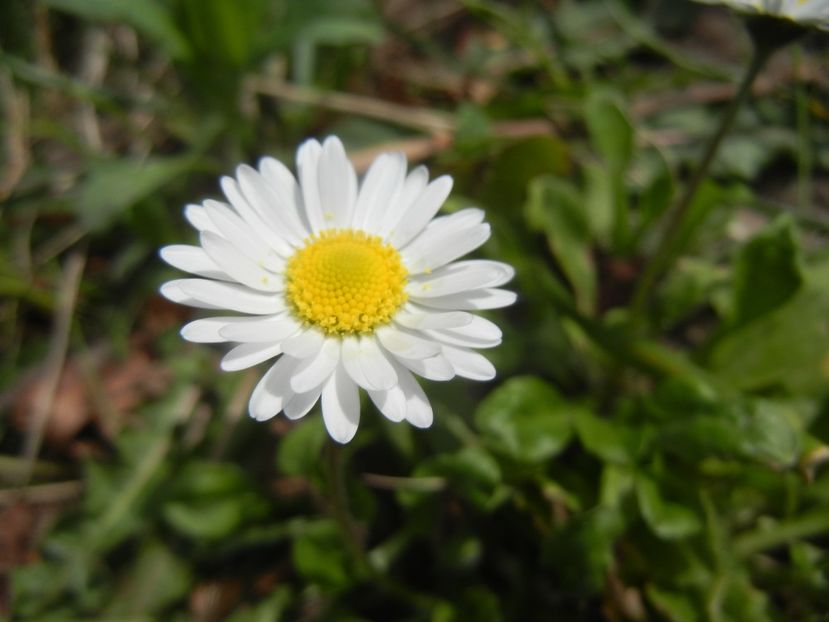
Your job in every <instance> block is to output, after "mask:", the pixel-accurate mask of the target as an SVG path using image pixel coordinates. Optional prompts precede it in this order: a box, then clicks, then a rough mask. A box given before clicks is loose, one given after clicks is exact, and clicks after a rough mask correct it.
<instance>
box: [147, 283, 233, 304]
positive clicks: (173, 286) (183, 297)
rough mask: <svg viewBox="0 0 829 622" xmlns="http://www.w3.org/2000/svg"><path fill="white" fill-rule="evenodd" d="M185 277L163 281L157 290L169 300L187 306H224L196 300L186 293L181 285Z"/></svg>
mask: <svg viewBox="0 0 829 622" xmlns="http://www.w3.org/2000/svg"><path fill="white" fill-rule="evenodd" d="M186 280H187V279H176V280H173V281H167V282H166V283H164V284H163V285H162V286H161V287H160V288H159V290H158V292H159V293H160V294H161V295H162V296H164V297H165V298H166V299H167V300H169V301H170V302H175V303H178V304H180V305H187V306H188V307H196V308H197V309H224V308H225V307H224V306H223V305H221V304H219V305H215V304H211V303H209V302H204V301H202V300H198V299H196V298H194V297H193V296H191V295H190V294H188V293H186V292H185V291H184V289H182V287H181V283H182V281H186Z"/></svg>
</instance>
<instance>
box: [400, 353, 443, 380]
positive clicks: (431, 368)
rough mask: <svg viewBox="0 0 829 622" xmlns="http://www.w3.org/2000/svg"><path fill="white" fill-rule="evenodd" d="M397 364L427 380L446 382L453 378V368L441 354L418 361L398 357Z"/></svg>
mask: <svg viewBox="0 0 829 622" xmlns="http://www.w3.org/2000/svg"><path fill="white" fill-rule="evenodd" d="M397 362H398V363H400V364H401V365H403V366H404V367H406V368H407V369H409V370H411V371H413V372H414V373H416V374H417V375H418V376H421V377H423V378H426V379H427V380H439V381H446V380H451V379H452V378H454V377H455V368H454V367H453V366H452V363H450V362H449V359H447V358H446V357H445V356H443V354H438V355H436V356H430V357H429V358H425V359H419V360H415V359H404V358H399V357H398V358H397Z"/></svg>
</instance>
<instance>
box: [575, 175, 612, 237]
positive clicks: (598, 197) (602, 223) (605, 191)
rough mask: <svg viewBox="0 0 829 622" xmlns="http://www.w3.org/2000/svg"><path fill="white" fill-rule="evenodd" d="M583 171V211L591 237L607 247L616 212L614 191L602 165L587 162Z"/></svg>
mask: <svg viewBox="0 0 829 622" xmlns="http://www.w3.org/2000/svg"><path fill="white" fill-rule="evenodd" d="M582 172H583V173H584V177H585V180H584V185H585V188H584V213H585V216H586V217H587V223H588V225H589V226H590V234H591V238H593V239H594V240H596V241H597V242H598V243H599V245H600V246H601V247H603V248H609V247H610V245H611V237H612V234H613V222H614V219H615V214H616V191H615V188H614V184H613V181H612V179H611V178H610V176H609V175H608V174H607V170H606V168H605V166H604V165H601V164H597V163H595V162H594V163H587V164H586V165H585V166H584V169H583V171H582Z"/></svg>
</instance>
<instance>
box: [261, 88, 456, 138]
mask: <svg viewBox="0 0 829 622" xmlns="http://www.w3.org/2000/svg"><path fill="white" fill-rule="evenodd" d="M247 87H248V88H249V89H251V90H252V91H253V92H255V93H259V94H261V95H268V96H270V97H275V98H277V99H281V100H283V101H288V102H292V103H296V104H306V105H309V106H319V107H321V108H326V109H328V110H335V111H337V112H344V113H348V114H357V115H360V116H363V117H370V118H373V119H378V120H380V121H387V122H389V123H394V124H395V125H401V126H404V127H411V128H413V129H416V130H421V131H425V132H427V133H430V134H445V133H451V132H454V130H455V120H454V119H453V118H452V116H451V115H449V114H446V113H444V112H440V111H437V110H432V109H430V108H417V107H413V106H401V105H400V104H395V103H392V102H387V101H384V100H382V99H377V98H374V97H366V96H365V95H353V94H351V93H342V92H338V91H322V90H319V89H315V88H311V87H307V86H299V85H296V84H290V83H289V82H284V81H281V80H274V79H273V78H267V77H262V76H255V77H252V78H250V79H249V80H248V82H247Z"/></svg>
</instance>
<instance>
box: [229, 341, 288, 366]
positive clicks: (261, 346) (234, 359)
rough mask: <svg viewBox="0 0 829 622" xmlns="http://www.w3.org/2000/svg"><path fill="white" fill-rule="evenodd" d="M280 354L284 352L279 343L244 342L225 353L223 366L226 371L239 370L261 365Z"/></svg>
mask: <svg viewBox="0 0 829 622" xmlns="http://www.w3.org/2000/svg"><path fill="white" fill-rule="evenodd" d="M279 354H282V348H280V346H279V344H278V343H243V344H241V345H238V346H236V347H235V348H231V349H230V350H229V351H228V353H227V354H225V355H224V357H223V358H222V361H221V367H222V369H223V370H225V371H239V370H240V369H247V368H248V367H253V366H254V365H259V363H262V362H264V361H267V360H268V359H272V358H273V357H275V356H278V355H279Z"/></svg>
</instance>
